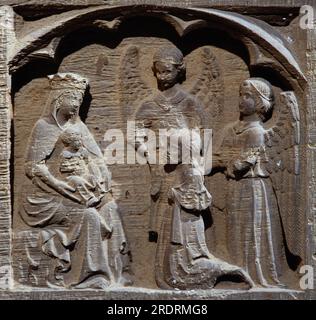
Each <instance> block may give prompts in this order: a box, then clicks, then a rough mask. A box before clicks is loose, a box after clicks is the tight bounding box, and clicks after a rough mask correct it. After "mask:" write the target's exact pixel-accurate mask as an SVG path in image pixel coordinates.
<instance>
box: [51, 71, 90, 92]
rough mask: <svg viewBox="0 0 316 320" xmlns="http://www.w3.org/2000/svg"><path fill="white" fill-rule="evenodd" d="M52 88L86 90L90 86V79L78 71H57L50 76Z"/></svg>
mask: <svg viewBox="0 0 316 320" xmlns="http://www.w3.org/2000/svg"><path fill="white" fill-rule="evenodd" d="M48 79H49V82H50V86H51V89H52V90H65V89H77V90H80V91H85V90H86V88H87V86H88V79H86V78H84V77H81V76H79V75H78V74H76V73H71V72H67V73H56V74H53V75H50V76H48Z"/></svg>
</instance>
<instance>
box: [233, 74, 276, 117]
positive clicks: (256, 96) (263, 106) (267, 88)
mask: <svg viewBox="0 0 316 320" xmlns="http://www.w3.org/2000/svg"><path fill="white" fill-rule="evenodd" d="M273 105H274V94H273V90H272V86H271V84H270V83H269V82H268V81H266V80H265V79H262V78H249V79H247V80H245V81H244V82H243V83H242V84H241V86H240V91H239V111H240V113H241V115H243V116H250V115H253V114H257V115H258V116H259V117H260V119H261V120H262V121H266V120H267V119H268V117H269V115H270V114H271V111H272V108H273Z"/></svg>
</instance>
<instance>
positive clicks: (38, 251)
mask: <svg viewBox="0 0 316 320" xmlns="http://www.w3.org/2000/svg"><path fill="white" fill-rule="evenodd" d="M50 85H51V93H50V95H49V98H48V101H47V104H46V110H45V114H44V115H43V116H42V117H41V118H40V119H39V120H38V121H37V122H36V124H35V126H34V128H33V130H32V134H31V137H30V140H29V143H28V150H27V155H26V157H25V172H26V177H25V182H24V185H23V191H22V193H23V195H22V203H21V206H20V210H19V212H20V215H21V217H22V219H23V221H24V222H25V224H26V225H27V226H29V229H26V231H20V235H21V239H20V241H23V242H24V244H25V253H24V252H20V254H21V255H24V257H25V258H27V262H28V264H29V267H28V272H29V274H28V275H26V277H28V280H26V283H25V284H36V285H42V286H43V285H46V286H52V287H54V286H62V287H66V288H106V287H108V286H110V285H112V284H121V285H126V284H131V280H130V279H128V278H126V275H128V264H127V263H126V262H127V259H126V257H124V255H126V256H128V254H129V252H128V243H127V239H126V236H125V233H124V229H123V226H122V223H121V220H120V217H119V212H118V207H117V205H116V204H115V202H114V201H113V199H112V197H111V192H110V184H111V174H110V172H109V171H108V169H107V166H106V164H105V161H104V159H103V155H102V153H101V151H100V149H99V147H98V145H97V144H96V142H95V140H94V138H93V136H92V134H91V133H90V132H89V130H88V128H87V126H86V125H85V124H84V123H83V122H82V121H81V119H80V117H79V108H80V106H81V104H82V99H83V95H84V93H85V91H86V89H87V86H88V80H87V79H85V78H83V77H81V76H79V75H77V74H72V73H58V74H56V75H53V76H50ZM114 230H115V233H116V234H115V235H114V237H113V233H114ZM30 237H31V238H34V237H35V238H34V239H33V240H34V241H33V242H34V243H32V239H30ZM43 255H44V256H45V258H46V259H45V262H43V261H42V260H44V258H43ZM22 268H23V267H22ZM45 268H46V270H45ZM36 273H39V274H40V277H41V278H43V279H41V280H42V281H40V279H39V278H38V277H37V275H36ZM45 276H46V277H45Z"/></svg>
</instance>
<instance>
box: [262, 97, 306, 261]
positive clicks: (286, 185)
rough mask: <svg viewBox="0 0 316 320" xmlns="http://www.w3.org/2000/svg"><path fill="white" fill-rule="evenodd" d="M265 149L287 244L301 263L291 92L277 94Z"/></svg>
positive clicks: (296, 122)
mask: <svg viewBox="0 0 316 320" xmlns="http://www.w3.org/2000/svg"><path fill="white" fill-rule="evenodd" d="M265 145H266V152H267V156H268V161H269V165H268V170H269V171H270V177H271V180H272V183H273V187H274V190H275V192H276V196H277V200H278V206H279V209H280V214H281V218H282V224H283V229H284V233H285V238H286V243H287V246H288V249H289V251H290V252H291V253H292V254H294V255H295V256H297V258H298V260H300V259H299V258H301V259H303V258H304V242H305V240H304V238H305V232H304V212H303V210H302V209H301V207H302V206H301V201H302V199H301V198H302V195H301V193H300V115H299V108H298V103H297V100H296V97H295V94H294V92H292V91H288V92H282V93H281V94H280V109H279V111H278V118H277V120H276V121H275V124H274V125H273V126H272V127H270V128H269V129H267V130H266V136H265ZM297 263H298V261H297Z"/></svg>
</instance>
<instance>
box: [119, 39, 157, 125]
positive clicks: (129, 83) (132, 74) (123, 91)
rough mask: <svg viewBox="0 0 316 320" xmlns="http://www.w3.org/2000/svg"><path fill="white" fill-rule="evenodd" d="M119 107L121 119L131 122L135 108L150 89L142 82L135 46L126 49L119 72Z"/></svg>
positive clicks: (137, 49) (150, 92)
mask: <svg viewBox="0 0 316 320" xmlns="http://www.w3.org/2000/svg"><path fill="white" fill-rule="evenodd" d="M119 88H120V105H121V110H122V116H123V119H125V120H126V121H127V120H129V119H130V120H132V118H133V115H134V113H135V111H136V108H137V107H138V106H139V105H140V103H141V101H143V100H144V99H145V98H146V97H148V96H150V95H151V94H152V91H153V90H152V89H151V88H150V87H149V86H148V85H147V84H146V82H145V81H143V79H142V77H141V68H140V52H139V48H138V47H137V46H135V45H131V46H129V47H127V49H126V51H125V53H124V55H123V57H122V60H121V64H120V71H119Z"/></svg>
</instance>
